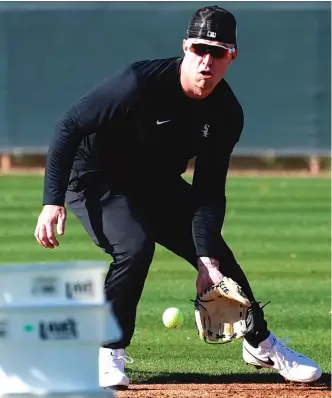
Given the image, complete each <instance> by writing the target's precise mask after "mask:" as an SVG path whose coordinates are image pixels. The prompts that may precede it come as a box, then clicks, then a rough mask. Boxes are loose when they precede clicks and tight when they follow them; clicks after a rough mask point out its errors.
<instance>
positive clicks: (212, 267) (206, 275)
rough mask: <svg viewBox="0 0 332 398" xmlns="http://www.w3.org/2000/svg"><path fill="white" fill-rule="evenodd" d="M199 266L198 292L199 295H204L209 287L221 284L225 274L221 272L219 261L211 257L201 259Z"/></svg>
mask: <svg viewBox="0 0 332 398" xmlns="http://www.w3.org/2000/svg"><path fill="white" fill-rule="evenodd" d="M197 266H198V275H197V279H196V290H197V293H198V294H200V293H202V292H203V291H204V290H205V289H206V288H207V287H209V286H212V285H216V284H218V283H219V282H221V280H222V278H223V274H222V273H221V272H220V271H219V261H217V260H216V259H214V258H210V257H199V258H198V260H197Z"/></svg>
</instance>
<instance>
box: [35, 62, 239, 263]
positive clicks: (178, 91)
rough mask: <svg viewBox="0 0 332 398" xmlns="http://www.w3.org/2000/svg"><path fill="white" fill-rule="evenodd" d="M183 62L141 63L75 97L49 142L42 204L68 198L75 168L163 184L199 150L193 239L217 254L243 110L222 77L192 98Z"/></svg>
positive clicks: (116, 181) (117, 182) (206, 252)
mask: <svg viewBox="0 0 332 398" xmlns="http://www.w3.org/2000/svg"><path fill="white" fill-rule="evenodd" d="M181 61H182V59H181V58H168V59H159V60H152V61H141V62H136V63H134V64H131V65H130V66H128V67H127V68H126V69H124V70H123V71H122V72H120V73H118V74H117V75H115V76H113V77H111V78H109V79H106V80H105V81H103V82H101V83H100V84H99V85H97V86H95V87H94V88H92V90H90V91H89V92H88V93H87V94H86V95H85V96H84V97H82V98H80V99H79V100H78V101H76V102H75V103H74V105H73V106H72V108H71V109H70V110H69V111H68V112H67V113H66V114H65V115H64V117H63V118H62V120H60V121H59V122H58V123H57V125H56V129H55V134H54V137H53V140H52V142H51V144H50V148H49V153H48V156H47V164H46V170H45V181H44V199H43V204H54V205H63V204H64V200H65V192H66V190H67V185H68V179H69V175H70V170H71V169H72V168H74V169H76V170H86V171H89V170H102V171H104V172H105V174H106V175H107V178H108V179H109V181H110V183H111V184H113V185H114V186H121V187H122V188H124V187H132V186H134V185H137V187H139V185H140V184H144V183H145V182H147V181H153V179H154V177H157V176H158V178H159V179H160V178H162V179H164V181H165V183H167V181H171V180H172V178H179V176H180V175H181V174H182V173H183V172H184V171H185V170H186V168H187V164H188V161H189V160H190V159H191V158H194V157H196V164H195V171H194V177H193V189H194V191H195V194H196V196H197V198H198V203H199V206H198V208H197V210H196V212H195V215H194V217H193V238H194V241H195V244H196V251H197V255H198V256H209V257H215V255H216V247H215V244H214V242H215V237H216V236H217V234H220V230H221V227H222V224H223V221H224V216H225V206H226V197H225V184H226V175H227V171H228V166H229V159H230V156H231V153H232V151H233V148H234V146H235V144H236V142H237V141H238V140H239V137H240V135H241V132H242V128H243V111H242V107H241V105H240V104H239V102H238V100H237V99H236V97H235V95H234V94H233V92H232V90H231V88H230V87H229V85H228V84H227V83H226V81H225V80H222V81H221V82H220V83H219V84H218V86H217V87H216V88H215V90H214V91H213V93H212V94H211V95H210V96H208V97H206V98H205V99H202V100H200V99H191V98H189V97H187V96H186V95H185V94H184V93H183V91H182V88H181V85H180V72H179V69H180V64H181Z"/></svg>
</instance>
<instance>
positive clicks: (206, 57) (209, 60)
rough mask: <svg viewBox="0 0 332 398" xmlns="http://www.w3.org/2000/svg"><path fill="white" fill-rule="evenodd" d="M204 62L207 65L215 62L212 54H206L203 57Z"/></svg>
mask: <svg viewBox="0 0 332 398" xmlns="http://www.w3.org/2000/svg"><path fill="white" fill-rule="evenodd" d="M203 60H204V63H205V64H206V65H210V64H211V63H212V62H213V57H212V55H211V54H210V53H206V54H205V55H204V56H203Z"/></svg>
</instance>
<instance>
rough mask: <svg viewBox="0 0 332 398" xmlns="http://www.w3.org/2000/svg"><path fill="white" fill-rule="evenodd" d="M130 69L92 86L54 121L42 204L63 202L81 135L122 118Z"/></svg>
mask: <svg viewBox="0 0 332 398" xmlns="http://www.w3.org/2000/svg"><path fill="white" fill-rule="evenodd" d="M135 85H136V80H135V76H134V74H133V72H132V70H131V69H129V68H128V69H126V70H125V71H124V72H123V73H122V74H121V75H120V76H116V77H115V78H112V79H107V80H105V81H103V82H102V83H100V84H99V85H97V86H95V87H94V88H93V89H92V90H90V91H89V92H88V93H87V94H86V95H85V96H83V97H82V98H80V99H79V100H78V101H76V102H75V103H74V105H73V106H72V107H71V109H70V110H69V111H68V112H67V113H66V114H65V115H64V117H63V118H62V119H61V120H60V121H59V122H58V123H57V125H56V127H55V132H54V135H53V139H52V141H51V143H50V147H49V151H48V155H47V162H46V168H45V178H44V198H43V204H44V205H58V206H63V205H64V200H65V192H66V190H67V185H68V180H69V174H70V170H71V168H72V164H73V160H74V157H75V154H76V152H77V149H78V146H79V144H80V142H81V141H82V140H83V138H84V137H86V136H88V135H90V134H98V133H100V132H101V131H102V130H103V129H107V131H108V133H110V134H111V133H112V125H114V124H115V123H118V122H119V123H121V118H122V119H123V121H122V123H124V122H125V110H124V107H125V105H124V104H125V102H126V100H127V99H128V97H129V96H130V94H131V93H132V92H133V90H134V89H135Z"/></svg>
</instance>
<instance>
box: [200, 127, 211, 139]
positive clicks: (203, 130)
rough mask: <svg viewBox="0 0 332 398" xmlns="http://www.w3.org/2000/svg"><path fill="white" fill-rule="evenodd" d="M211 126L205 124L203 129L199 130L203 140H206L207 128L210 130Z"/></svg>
mask: <svg viewBox="0 0 332 398" xmlns="http://www.w3.org/2000/svg"><path fill="white" fill-rule="evenodd" d="M210 127H211V126H210V125H209V124H205V125H204V127H203V129H202V130H201V131H202V133H203V137H204V138H207V137H208V136H209V134H210V133H209V128H210Z"/></svg>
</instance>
